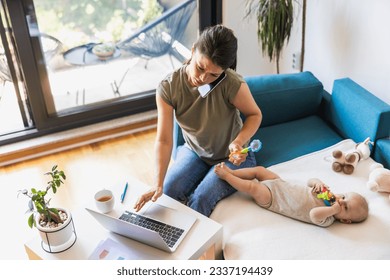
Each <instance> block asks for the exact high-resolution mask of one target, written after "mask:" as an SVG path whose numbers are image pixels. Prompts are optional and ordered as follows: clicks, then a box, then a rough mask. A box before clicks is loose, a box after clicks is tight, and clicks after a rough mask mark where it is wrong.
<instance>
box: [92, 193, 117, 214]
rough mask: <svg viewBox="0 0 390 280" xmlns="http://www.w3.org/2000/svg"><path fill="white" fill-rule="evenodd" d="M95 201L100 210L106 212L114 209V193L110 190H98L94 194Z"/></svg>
mask: <svg viewBox="0 0 390 280" xmlns="http://www.w3.org/2000/svg"><path fill="white" fill-rule="evenodd" d="M95 203H96V207H97V209H98V210H99V211H100V212H102V213H108V212H110V211H111V210H112V209H114V204H115V198H114V194H113V193H112V191H110V190H105V189H103V190H100V191H98V192H97V193H96V194H95Z"/></svg>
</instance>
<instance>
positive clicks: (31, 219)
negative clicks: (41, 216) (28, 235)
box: [27, 213, 35, 228]
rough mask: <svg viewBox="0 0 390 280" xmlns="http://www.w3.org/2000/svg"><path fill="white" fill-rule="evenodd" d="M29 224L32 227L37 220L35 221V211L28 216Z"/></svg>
mask: <svg viewBox="0 0 390 280" xmlns="http://www.w3.org/2000/svg"><path fill="white" fill-rule="evenodd" d="M27 222H28V226H29V227H30V228H32V227H33V226H34V225H35V221H34V213H32V214H31V215H30V217H28V221H27Z"/></svg>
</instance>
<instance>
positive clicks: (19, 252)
mask: <svg viewBox="0 0 390 280" xmlns="http://www.w3.org/2000/svg"><path fill="white" fill-rule="evenodd" d="M155 136H156V130H155V129H149V130H146V131H142V132H137V133H134V134H131V135H126V136H121V137H117V138H114V139H109V140H104V141H100V142H95V143H91V144H88V145H84V146H81V147H77V148H73V149H69V150H65V151H61V152H57V153H53V154H50V155H46V156H42V157H39V158H36V159H31V160H26V161H24V162H20V163H15V164H11V165H8V166H3V167H0V187H1V188H2V189H3V191H5V193H6V196H5V197H7V198H6V199H3V201H2V203H1V204H0V205H1V206H0V211H1V213H2V214H1V215H2V220H3V223H5V224H6V225H7V226H11V228H12V230H7V231H4V232H3V233H2V238H1V241H0V247H1V248H2V250H1V252H0V259H27V255H26V253H25V251H24V243H25V242H26V241H28V240H29V239H31V238H33V237H35V236H36V235H37V234H38V232H36V229H29V228H28V226H27V215H25V210H27V200H26V199H25V198H24V197H19V198H17V191H18V190H20V189H23V188H28V189H29V188H31V187H36V188H42V187H44V186H46V182H47V181H48V178H46V177H45V176H44V175H43V174H44V173H45V172H47V171H49V170H50V169H51V167H52V166H53V165H54V164H58V166H59V169H61V170H64V172H65V174H66V175H67V179H66V181H65V184H64V185H63V186H62V187H61V188H60V189H59V190H58V192H57V194H56V195H54V196H52V195H50V197H52V201H51V203H50V205H51V206H54V207H55V206H61V207H65V208H69V209H70V210H72V209H77V208H79V207H82V206H83V205H85V203H86V201H87V200H88V199H92V198H93V194H94V193H95V192H96V191H97V190H99V189H101V188H109V187H110V185H112V184H115V183H118V182H124V181H126V180H127V178H129V177H131V176H133V177H135V178H137V179H139V180H141V181H143V182H145V183H146V184H149V185H151V184H152V183H153V174H154V148H153V147H154V141H155ZM129 207H132V205H129ZM76 231H77V225H76Z"/></svg>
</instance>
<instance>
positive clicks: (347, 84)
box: [329, 78, 390, 142]
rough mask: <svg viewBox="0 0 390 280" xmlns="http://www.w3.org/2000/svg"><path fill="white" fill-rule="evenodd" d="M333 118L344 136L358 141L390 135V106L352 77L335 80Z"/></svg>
mask: <svg viewBox="0 0 390 280" xmlns="http://www.w3.org/2000/svg"><path fill="white" fill-rule="evenodd" d="M329 117H330V118H331V122H332V123H333V124H334V125H335V127H336V129H337V130H338V132H339V133H340V134H341V135H342V136H343V137H344V138H351V139H353V140H354V141H355V142H362V141H364V139H366V138H367V137H370V139H371V140H372V141H375V140H377V139H379V138H386V137H388V136H389V132H390V129H389V127H390V105H389V104H387V103H385V102H384V101H382V100H380V99H379V98H378V97H376V96H375V95H373V94H371V93H370V92H368V91H367V90H366V89H364V88H363V87H361V86H360V85H358V84H356V83H355V82H354V81H352V80H351V79H349V78H344V79H338V80H335V82H334V84H333V91H332V98H331V104H330V116H329Z"/></svg>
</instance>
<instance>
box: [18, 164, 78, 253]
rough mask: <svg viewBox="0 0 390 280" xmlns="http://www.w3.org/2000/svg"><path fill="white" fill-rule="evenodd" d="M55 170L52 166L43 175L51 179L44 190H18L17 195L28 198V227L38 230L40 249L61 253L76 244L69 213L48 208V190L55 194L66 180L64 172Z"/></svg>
mask: <svg viewBox="0 0 390 280" xmlns="http://www.w3.org/2000/svg"><path fill="white" fill-rule="evenodd" d="M57 168H58V166H57V165H54V166H53V167H52V169H51V171H49V172H46V173H45V174H44V175H49V176H50V177H51V180H49V181H48V182H47V185H46V187H45V188H44V189H42V190H37V189H36V188H31V189H30V190H27V189H23V190H19V194H23V195H25V196H27V197H28V198H29V201H28V211H27V212H29V213H31V215H30V216H29V217H28V225H29V227H30V228H33V227H36V228H37V229H38V230H39V233H40V235H41V238H42V248H43V249H44V250H45V251H48V252H51V253H54V252H62V251H64V250H66V249H68V248H70V247H71V246H72V245H73V244H74V243H75V242H76V232H75V228H74V224H73V220H72V216H71V213H70V212H69V211H68V210H66V209H64V208H53V207H50V205H49V204H50V200H51V199H47V198H46V195H47V194H48V193H49V191H50V190H51V191H52V192H53V194H55V193H57V189H58V188H59V187H60V186H61V185H62V184H64V182H63V180H66V175H65V173H64V171H62V170H58V169H57Z"/></svg>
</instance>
